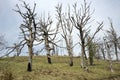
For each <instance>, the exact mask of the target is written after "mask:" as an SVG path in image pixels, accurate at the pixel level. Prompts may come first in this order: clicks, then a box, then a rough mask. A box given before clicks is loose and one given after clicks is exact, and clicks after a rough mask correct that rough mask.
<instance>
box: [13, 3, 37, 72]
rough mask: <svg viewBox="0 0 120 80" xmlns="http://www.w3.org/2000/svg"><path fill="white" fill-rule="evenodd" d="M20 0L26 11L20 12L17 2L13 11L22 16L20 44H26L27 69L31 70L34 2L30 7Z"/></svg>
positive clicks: (34, 24)
mask: <svg viewBox="0 0 120 80" xmlns="http://www.w3.org/2000/svg"><path fill="white" fill-rule="evenodd" d="M22 2H23V5H22V6H23V8H24V9H25V10H26V11H25V12H22V11H21V9H20V7H19V5H18V4H17V5H16V7H17V9H18V10H15V11H16V12H18V13H19V14H20V16H21V17H22V18H23V24H21V26H20V30H21V34H22V36H23V40H22V41H21V42H20V43H21V45H25V44H26V45H27V47H28V52H29V61H28V67H27V71H32V56H33V43H34V41H35V38H36V21H35V16H36V14H35V7H36V4H34V8H33V9H31V8H30V6H29V4H26V3H25V2H24V1H22Z"/></svg>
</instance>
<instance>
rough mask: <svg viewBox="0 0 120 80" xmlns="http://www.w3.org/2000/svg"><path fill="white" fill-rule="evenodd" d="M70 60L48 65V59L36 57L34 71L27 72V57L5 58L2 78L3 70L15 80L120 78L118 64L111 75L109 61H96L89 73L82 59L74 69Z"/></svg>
mask: <svg viewBox="0 0 120 80" xmlns="http://www.w3.org/2000/svg"><path fill="white" fill-rule="evenodd" d="M68 60H69V58H68V57H52V62H53V63H52V64H48V63H47V61H46V57H40V56H39V57H34V58H33V71H32V72H27V71H26V65H27V61H28V58H27V57H15V58H4V59H0V77H1V75H2V74H5V73H2V72H1V71H3V70H4V71H5V70H8V71H7V72H9V73H12V76H13V78H14V80H103V79H107V78H110V77H116V76H120V63H118V62H117V63H116V62H114V63H113V67H114V70H115V72H114V73H111V72H110V70H109V68H108V67H109V66H108V62H107V61H100V60H99V61H98V60H96V61H95V65H94V66H89V70H90V71H89V73H88V72H86V71H84V70H82V69H81V68H80V58H74V66H73V67H69V65H68ZM5 75H6V74H5ZM0 80H1V79H0ZM6 80H7V79H6Z"/></svg>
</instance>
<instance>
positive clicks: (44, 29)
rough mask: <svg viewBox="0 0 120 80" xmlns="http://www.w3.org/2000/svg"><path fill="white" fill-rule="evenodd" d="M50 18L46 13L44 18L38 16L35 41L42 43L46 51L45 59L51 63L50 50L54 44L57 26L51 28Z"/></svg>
mask: <svg viewBox="0 0 120 80" xmlns="http://www.w3.org/2000/svg"><path fill="white" fill-rule="evenodd" d="M52 23H53V21H52V19H51V17H50V16H49V15H48V18H47V20H46V18H45V17H40V20H39V27H38V31H37V35H38V37H37V41H38V42H39V43H44V45H45V49H46V51H47V60H48V63H49V64H51V63H52V61H51V51H52V50H53V48H52V46H53V45H56V42H55V38H56V35H57V33H58V27H57V26H56V27H55V28H54V29H53V28H52Z"/></svg>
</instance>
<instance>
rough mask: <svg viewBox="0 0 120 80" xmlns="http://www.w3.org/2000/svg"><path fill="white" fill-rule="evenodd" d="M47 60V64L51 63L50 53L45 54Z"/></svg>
mask: <svg viewBox="0 0 120 80" xmlns="http://www.w3.org/2000/svg"><path fill="white" fill-rule="evenodd" d="M47 60H48V63H49V64H51V63H52V62H51V56H50V54H47Z"/></svg>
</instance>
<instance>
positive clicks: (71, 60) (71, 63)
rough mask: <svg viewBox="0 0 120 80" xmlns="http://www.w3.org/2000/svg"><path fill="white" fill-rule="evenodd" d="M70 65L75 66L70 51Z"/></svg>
mask: <svg viewBox="0 0 120 80" xmlns="http://www.w3.org/2000/svg"><path fill="white" fill-rule="evenodd" d="M69 65H70V66H73V54H72V52H71V53H70V63H69Z"/></svg>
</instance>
